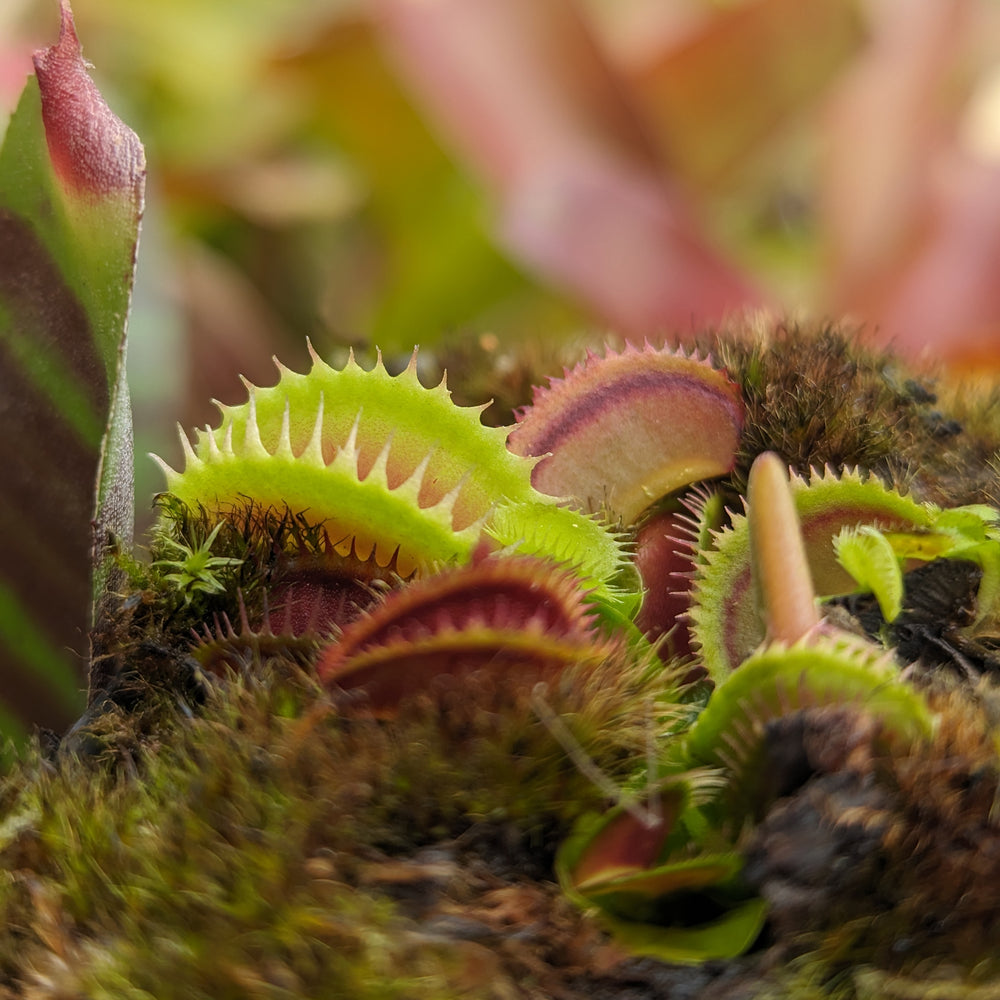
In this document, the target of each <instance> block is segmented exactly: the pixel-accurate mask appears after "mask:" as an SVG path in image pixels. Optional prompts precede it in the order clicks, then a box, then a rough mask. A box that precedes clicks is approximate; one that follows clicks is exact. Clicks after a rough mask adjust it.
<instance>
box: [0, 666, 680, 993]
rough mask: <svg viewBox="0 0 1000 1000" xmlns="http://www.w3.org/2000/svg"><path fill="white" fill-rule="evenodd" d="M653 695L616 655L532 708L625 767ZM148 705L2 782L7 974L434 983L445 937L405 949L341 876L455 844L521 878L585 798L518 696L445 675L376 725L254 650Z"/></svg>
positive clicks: (69, 978) (391, 924)
mask: <svg viewBox="0 0 1000 1000" xmlns="http://www.w3.org/2000/svg"><path fill="white" fill-rule="evenodd" d="M660 687H661V683H660V681H659V680H658V679H657V678H656V677H654V676H653V675H651V674H650V672H649V671H648V670H646V668H645V667H644V666H643V665H642V664H639V663H630V662H627V661H622V662H618V663H615V664H613V665H611V664H609V665H607V666H606V667H605V668H604V669H602V670H599V671H597V672H591V673H588V674H587V676H586V677H581V676H574V675H573V672H572V671H570V673H569V674H568V675H567V676H566V680H565V683H560V684H558V685H553V686H551V687H550V689H549V690H548V692H547V695H546V698H547V701H548V702H549V704H550V706H551V707H552V708H553V710H554V711H556V712H559V713H560V714H561V715H563V716H564V717H566V718H567V721H568V724H569V726H570V728H571V730H572V731H573V733H574V735H575V736H576V738H577V739H579V740H580V743H581V746H582V748H583V751H584V752H585V753H587V754H589V755H590V756H592V757H593V758H594V759H595V760H596V761H597V762H598V763H599V764H600V765H601V766H603V767H604V768H605V769H606V770H607V771H608V772H609V773H610V774H611V775H613V776H614V777H616V778H617V779H619V780H624V779H625V778H626V777H628V776H629V775H630V774H632V773H633V772H634V771H635V768H636V761H637V760H641V756H640V753H641V747H642V745H643V743H644V740H645V738H646V733H645V726H644V723H643V721H641V720H642V719H643V713H642V707H644V706H646V705H647V704H648V703H649V701H650V699H651V698H652V697H653V695H654V693H655V692H656V691H658V690H659V689H660ZM150 699H151V702H157V697H156V696H155V694H154V695H150ZM158 709H159V713H160V715H159V724H158V725H156V726H154V727H152V729H150V727H149V720H148V719H147V720H146V721H145V722H140V721H139V720H138V719H137V718H136V716H134V715H133V714H130V713H128V712H125V711H123V710H121V709H113V710H110V711H105V712H103V713H100V714H99V715H97V716H96V717H95V719H94V720H93V722H92V723H91V724H90V725H89V726H88V727H87V728H86V735H87V739H86V740H83V738H82V732H78V733H77V734H76V740H75V744H74V745H75V746H76V747H77V750H76V751H74V752H69V751H66V750H64V751H63V752H61V753H60V754H59V755H58V756H57V757H55V758H54V759H49V760H46V759H44V758H43V757H42V756H41V755H40V753H39V752H38V751H37V750H36V751H35V752H34V753H33V754H32V755H30V756H29V757H28V758H26V759H25V760H24V761H23V762H22V763H21V764H20V765H19V766H18V767H17V768H16V769H15V770H14V771H13V772H12V773H11V774H10V775H9V776H8V777H7V778H6V780H5V782H4V784H3V787H2V790H0V802H2V804H3V807H4V808H3V816H4V819H3V821H2V827H0V831H2V847H0V850H2V855H0V863H2V864H3V867H4V869H5V870H6V871H7V872H8V876H7V878H6V880H5V881H4V882H3V883H2V885H0V920H2V921H3V924H4V926H5V927H7V928H9V931H8V933H7V934H5V935H3V936H0V977H2V981H3V982H4V983H5V984H6V985H8V986H11V987H13V986H17V987H19V988H22V989H24V990H25V992H26V994H27V995H31V994H32V990H34V991H40V992H36V994H35V995H46V996H48V995H65V996H88V997H89V996H95V997H98V996H109V997H110V996H120V997H145V996H156V997H167V996H177V997H186V998H187V997H243V996H262V997H286V996H310V997H313V996H314V997H322V996H331V997H333V996H356V997H382V996H386V997H392V996H406V997H421V996H428V997H431V996H433V997H445V996H449V995H452V987H451V986H449V983H453V982H454V981H455V979H456V976H457V975H458V973H457V972H456V968H457V967H458V966H460V965H461V964H462V961H463V959H462V954H463V947H464V945H463V944H462V942H461V941H454V942H451V944H450V946H449V943H448V942H447V941H443V942H439V943H438V944H434V943H433V942H430V943H428V942H423V939H422V938H421V937H420V934H419V928H418V926H417V924H416V923H415V922H414V921H413V919H412V918H411V917H409V916H407V915H405V914H403V913H401V911H400V908H399V907H398V906H397V905H396V904H395V903H393V902H392V901H391V900H390V899H389V898H387V897H386V896H384V895H383V894H381V893H379V892H377V891H368V890H366V889H365V888H363V887H362V886H361V885H360V883H361V882H362V881H363V869H364V866H365V864H367V863H369V862H371V861H372V859H377V858H380V857H385V856H386V855H398V856H404V857H412V856H413V855H414V853H415V852H417V851H418V850H419V848H420V847H421V846H423V845H426V844H431V843H435V842H441V841H449V842H450V841H452V840H453V839H454V838H461V837H465V838H466V839H467V840H468V842H469V843H470V844H473V845H475V844H478V845H480V846H479V848H477V850H478V851H479V853H480V854H483V855H484V856H485V858H486V860H487V861H488V862H489V864H490V865H492V866H493V867H494V868H496V869H497V870H514V871H521V872H526V871H530V872H531V873H532V874H534V875H535V876H538V875H543V874H544V873H545V872H547V871H548V870H549V868H550V859H551V853H552V851H553V850H554V848H555V845H556V844H557V843H558V841H559V840H560V839H561V838H562V837H563V836H564V835H565V833H566V831H567V830H568V828H569V825H570V824H571V823H572V821H573V820H574V819H575V818H576V816H577V815H578V814H579V812H580V811H581V810H583V809H586V808H594V807H595V806H596V805H599V804H600V803H601V802H602V801H603V798H602V796H603V793H602V792H601V791H600V790H598V789H596V788H594V787H593V786H592V785H591V784H590V782H589V781H588V779H586V778H584V777H583V776H582V775H581V774H580V773H579V772H578V771H577V769H576V768H575V766H574V765H573V763H572V762H571V761H570V760H569V759H568V757H567V755H566V753H565V751H564V750H563V748H562V747H561V746H560V745H559V744H558V742H557V741H556V740H555V739H554V737H553V736H552V735H551V734H550V733H549V731H548V730H547V729H546V728H545V726H544V725H543V724H542V723H541V722H540V721H539V719H538V717H537V715H535V714H533V712H532V710H531V707H530V704H529V701H528V694H527V693H525V692H523V691H519V690H515V689H512V688H511V687H510V686H505V685H504V684H503V683H498V682H490V683H486V682H485V679H484V678H483V677H473V678H472V679H471V680H470V681H469V682H468V683H462V682H459V681H455V680H454V679H451V680H450V681H449V683H447V684H446V685H444V686H442V687H440V688H439V689H434V690H431V691H429V692H428V693H427V695H426V696H425V697H422V698H420V699H417V700H415V701H413V702H411V703H410V705H409V706H408V708H407V709H406V710H405V711H404V712H403V714H402V716H401V718H400V719H399V720H397V722H395V723H394V724H391V725H389V724H384V723H381V722H378V721H376V720H374V719H371V718H370V717H367V715H366V713H365V712H364V710H363V709H359V710H358V712H357V713H356V714H355V716H354V717H353V718H349V717H345V716H344V715H338V714H336V713H334V712H333V710H332V708H331V705H330V703H329V701H328V700H327V699H326V697H325V696H324V695H323V694H322V692H321V691H320V690H319V689H318V687H317V686H316V685H315V684H314V682H312V681H311V680H310V678H309V677H308V675H306V674H305V673H302V672H300V671H297V670H295V669H294V668H291V667H289V666H288V665H287V664H280V663H274V662H272V663H269V664H264V665H260V666H259V668H258V670H257V671H256V672H255V673H253V674H247V675H244V676H243V677H237V676H235V675H234V676H231V677H230V678H229V679H228V681H226V682H225V683H220V684H213V685H212V686H211V687H210V689H209V693H208V696H207V700H206V702H205V705H204V706H203V708H202V709H201V710H199V711H198V712H197V713H196V714H188V713H186V712H184V711H182V710H181V709H180V708H179V707H177V706H174V707H173V708H172V709H171V708H169V707H168V706H166V705H164V704H163V703H162V702H159V703H158ZM637 720H638V721H637ZM81 747H85V748H86V750H87V751H88V752H86V753H82V752H80V748H81ZM418 942H423V943H421V944H420V946H419V947H418V946H417V945H418ZM478 989H479V988H478V987H475V988H472V989H471V991H470V992H468V993H466V992H463V993H462V995H463V996H465V995H470V996H475V995H478ZM45 990H51V991H52V992H51V993H47V992H44V991H45ZM484 991H485V984H484Z"/></svg>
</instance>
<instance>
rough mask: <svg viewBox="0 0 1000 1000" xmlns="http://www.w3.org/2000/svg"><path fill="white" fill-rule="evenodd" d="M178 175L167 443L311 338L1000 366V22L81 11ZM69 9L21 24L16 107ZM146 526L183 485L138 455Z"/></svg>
mask: <svg viewBox="0 0 1000 1000" xmlns="http://www.w3.org/2000/svg"><path fill="white" fill-rule="evenodd" d="M74 12H75V16H76V22H77V27H78V31H79V35H80V38H81V40H82V42H83V46H84V54H85V56H86V57H87V58H88V60H89V61H91V62H92V63H93V64H94V70H93V75H94V77H95V79H96V80H97V82H98V85H99V86H100V87H101V88H102V90H103V91H104V93H105V96H106V97H107V98H108V100H109V102H110V104H111V105H112V107H113V108H114V109H115V110H116V111H117V112H118V113H119V115H120V116H121V117H122V118H123V119H124V120H125V121H127V122H128V123H129V124H130V125H131V126H132V127H133V128H134V129H135V130H136V131H137V132H138V133H139V135H140V137H141V138H142V140H143V142H144V143H145V145H146V150H147V158H148V162H149V172H150V174H149V187H148V205H147V215H146V221H145V225H144V230H143V238H142V245H141V249H140V264H139V273H138V282H137V292H136V301H135V308H134V313H133V319H132V324H131V330H130V344H131V346H130V358H129V363H130V380H131V382H132V383H133V387H134V389H133V392H134V396H133V398H134V401H135V410H136V424H137V437H138V449H137V451H138V453H139V454H140V455H141V454H142V453H143V452H144V451H146V450H149V449H153V450H156V451H158V452H159V453H160V454H163V455H164V457H166V458H167V459H168V460H169V461H176V460H177V459H178V456H179V447H178V446H177V445H176V443H175V440H174V438H173V436H172V431H171V428H172V425H173V421H175V420H178V419H179V420H180V421H181V422H182V423H183V424H185V425H186V426H190V425H191V424H197V423H205V422H206V421H209V420H212V419H213V418H214V415H215V414H214V409H213V408H212V407H211V406H210V405H209V404H208V403H207V400H210V399H211V398H213V397H218V398H219V399H222V400H224V401H226V402H235V401H237V400H238V399H240V398H241V397H242V395H243V390H242V388H241V387H240V385H239V383H238V381H237V378H236V373H242V374H244V375H246V376H247V377H248V378H250V379H251V380H253V381H257V382H263V383H269V382H273V380H274V378H275V375H274V370H273V368H272V366H271V363H270V360H269V359H270V357H271V355H273V354H277V355H278V356H280V357H281V358H282V360H283V361H284V362H285V363H286V364H289V365H290V366H292V367H296V366H298V367H299V368H300V369H301V368H303V367H304V366H305V365H306V357H307V355H306V348H305V338H306V337H307V336H308V337H310V338H311V339H312V341H313V343H314V344H315V345H316V347H317V349H318V350H319V351H320V352H321V353H323V354H325V355H327V356H336V354H337V353H338V352H339V351H342V350H343V349H344V348H345V347H346V346H348V345H353V346H355V347H358V348H363V349H368V348H370V347H371V346H372V345H375V344H377V345H379V346H381V348H382V349H383V350H384V351H386V352H387V353H388V354H397V353H409V351H410V350H411V349H412V346H413V345H414V344H420V345H422V346H423V347H425V348H428V349H431V350H434V349H437V348H439V347H441V346H442V345H443V344H445V343H454V342H456V341H458V340H460V339H461V338H469V339H470V341H471V342H473V343H475V344H477V345H478V346H479V347H480V348H482V349H483V350H485V351H486V352H492V353H494V354H503V353H504V352H508V351H512V350H516V349H517V346H518V345H521V344H527V345H529V347H530V346H531V345H537V344H538V343H540V342H543V341H544V342H547V343H558V342H560V341H561V340H565V339H566V338H571V337H573V336H574V335H575V334H577V333H578V332H579V331H594V330H597V331H599V330H603V329H615V330H617V331H620V332H622V333H625V334H627V335H630V336H633V337H642V336H646V335H649V336H651V337H656V336H661V335H665V334H674V333H677V332H679V333H681V334H682V335H683V334H685V333H690V332H691V331H693V330H695V329H696V328H698V327H700V326H702V325H703V324H705V323H708V322H713V321H717V320H719V319H720V318H722V317H724V316H725V315H726V314H728V313H730V312H731V311H733V310H738V309H741V308H744V307H757V306H769V307H771V308H776V309H779V310H782V311H792V312H800V311H802V312H806V313H809V314H814V315H815V314H819V315H825V314H829V315H837V316H839V315H842V314H847V315H850V316H852V317H854V318H856V319H857V320H858V321H859V322H861V323H863V324H865V329H866V330H867V331H868V332H867V335H868V336H870V337H872V338H874V339H876V340H879V341H880V342H890V341H891V342H893V343H894V344H896V345H897V347H898V348H899V349H900V350H901V351H903V352H905V353H907V354H909V355H911V356H920V355H921V354H922V353H925V352H929V353H930V354H931V355H933V356H935V357H939V358H945V359H947V360H948V361H949V362H951V363H953V364H956V365H962V366H966V367H970V366H971V367H976V368H981V367H984V366H997V365H998V359H1000V4H997V3H996V2H995V0H808V2H802V0H728V2H721V0H715V2H712V0H544V2H541V0H143V2H142V3H136V2H135V0H75V3H74ZM57 32H58V6H57V4H56V2H55V0H51V2H50V0H3V3H2V4H0V107H2V108H4V109H9V108H10V107H12V106H13V104H14V102H15V100H16V97H17V95H18V93H19V92H20V89H21V86H22V85H23V80H24V77H25V75H26V74H27V73H28V72H29V71H30V53H31V51H32V50H33V49H35V48H37V47H40V46H42V45H45V44H49V43H51V42H52V41H53V40H54V39H55V37H56V34H57ZM138 466H139V469H138V473H139V491H140V492H139V505H140V508H142V507H143V506H144V505H145V500H144V499H143V497H148V496H149V495H150V494H151V493H152V492H153V491H154V490H155V489H158V488H160V487H161V485H162V484H161V482H160V481H159V477H158V474H157V473H156V472H155V470H154V469H153V467H152V463H147V462H144V461H143V460H142V459H140V460H139V462H138Z"/></svg>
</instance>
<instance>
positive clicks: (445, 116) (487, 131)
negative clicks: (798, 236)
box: [376, 0, 757, 334]
mask: <svg viewBox="0 0 1000 1000" xmlns="http://www.w3.org/2000/svg"><path fill="white" fill-rule="evenodd" d="M376 10H377V11H378V14H379V16H380V24H381V26H382V28H383V31H384V34H385V37H386V38H387V40H388V41H389V42H390V44H391V46H392V50H393V52H394V53H395V55H396V57H397V59H398V62H399V65H400V67H401V70H402V72H403V74H404V75H405V76H406V78H407V79H408V80H409V82H410V84H411V86H412V88H413V91H414V93H415V95H416V96H417V98H418V99H419V100H420V101H421V102H422V104H423V106H424V108H425V110H426V111H427V113H428V114H429V116H430V117H431V119H432V120H433V121H435V122H436V123H437V125H438V127H439V128H440V129H441V131H442V132H443V133H444V134H445V135H446V137H447V138H448V140H449V141H450V142H451V143H452V145H453V147H454V148H455V149H456V150H457V151H458V152H459V154H460V155H461V156H462V157H463V159H464V160H465V162H466V163H467V164H468V165H469V166H470V167H471V169H472V170H473V171H474V172H475V173H476V174H477V175H478V176H479V178H480V179H481V180H482V181H483V182H484V183H485V184H487V185H488V186H489V188H490V189H491V191H492V193H493V195H494V197H495V200H496V202H497V212H498V216H499V221H498V223H497V225H498V229H499V232H500V234H501V236H500V238H501V240H502V242H503V244H504V246H505V247H506V248H507V249H508V250H510V251H511V252H512V254H513V255H514V257H515V258H516V259H519V260H521V261H523V262H524V263H526V264H527V265H528V266H529V267H531V268H532V269H534V270H535V271H537V272H538V273H539V274H541V275H542V276H543V277H544V278H546V279H548V280H549V281H552V282H553V283H555V284H556V285H559V286H561V287H563V288H565V289H567V290H570V291H571V292H572V293H573V294H574V295H576V296H577V297H579V298H580V299H582V300H584V301H586V302H588V303H589V304H590V305H591V307H592V308H593V309H595V310H596V311H597V312H598V313H600V315H601V316H602V317H603V318H604V319H605V320H607V321H609V322H611V323H613V324H615V325H616V326H618V327H619V328H621V329H622V331H623V332H625V333H631V334H645V333H652V332H656V331H658V330H662V329H663V328H664V327H667V328H674V327H681V328H683V327H686V326H688V325H690V324H691V322H692V320H695V321H701V320H705V319H711V318H718V317H719V316H721V315H722V314H724V313H725V312H727V311H730V310H732V309H734V308H737V307H739V306H742V305H745V304H747V303H749V302H753V301H755V300H756V298H757V293H756V292H755V291H754V290H753V289H752V287H751V285H750V283H749V282H747V281H746V280H745V279H744V278H743V277H742V276H741V275H740V274H739V273H738V271H737V270H736V268H734V267H733V266H731V265H730V264H728V263H727V262H726V261H724V260H723V259H722V257H721V256H720V255H719V254H718V253H716V252H715V251H714V250H713V249H712V248H711V247H710V246H709V244H708V241H707V240H706V239H705V238H704V237H703V236H702V235H701V234H700V232H699V229H698V225H697V223H696V222H695V221H694V220H693V219H692V218H691V217H690V216H689V214H688V211H687V210H686V207H685V203H684V199H683V197H682V196H681V194H680V193H679V192H678V191H677V190H675V189H674V188H673V187H672V186H671V185H670V184H669V182H668V181H667V179H666V178H665V177H664V174H663V171H662V169H661V166H660V164H659V162H658V158H657V153H656V151H655V149H654V148H653V146H652V144H651V143H650V141H649V140H648V138H647V137H646V135H645V132H644V128H643V125H642V123H641V122H640V120H639V117H638V115H637V113H636V110H635V108H634V107H633V106H632V104H631V102H630V98H629V96H628V94H627V91H626V87H625V83H624V81H623V80H622V79H621V78H620V77H619V75H618V74H617V73H616V71H615V69H614V67H612V66H611V65H610V63H609V62H608V60H607V59H606V58H605V56H604V55H603V53H602V52H601V51H600V49H599V48H598V46H597V44H596V43H595V41H594V38H593V37H592V34H591V32H590V30H589V28H588V26H587V24H586V23H585V22H584V20H583V19H582V18H581V17H580V15H579V12H578V10H577V8H576V6H575V5H574V4H573V3H572V2H571V0H551V2H548V3H544V4H539V3H536V2H534V0H420V2H416V0H378V2H377V3H376Z"/></svg>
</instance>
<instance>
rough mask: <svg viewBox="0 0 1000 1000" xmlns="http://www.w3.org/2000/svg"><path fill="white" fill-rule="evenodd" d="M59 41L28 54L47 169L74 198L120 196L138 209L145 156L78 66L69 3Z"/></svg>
mask: <svg viewBox="0 0 1000 1000" xmlns="http://www.w3.org/2000/svg"><path fill="white" fill-rule="evenodd" d="M60 9H61V14H62V25H61V28H60V31H59V40H58V41H57V42H56V44H55V45H53V46H50V47H49V48H47V49H41V50H39V51H38V52H36V53H35V55H34V65H35V73H36V75H37V77H38V87H39V91H40V92H41V97H42V120H43V122H44V125H45V137H46V141H47V143H48V147H49V155H50V157H51V159H52V165H53V168H54V169H55V172H56V175H57V177H58V178H59V180H60V181H61V182H62V183H63V184H64V185H65V186H66V187H67V188H68V189H69V190H70V191H71V192H72V193H73V194H74V195H75V196H77V197H84V198H103V197H107V196H109V195H112V196H113V195H116V194H119V195H120V194H121V193H125V194H126V197H129V196H131V198H132V199H133V200H134V201H135V202H136V203H137V204H138V205H139V206H141V202H142V190H143V182H144V178H145V173H146V156H145V152H144V150H143V147H142V143H141V142H140V141H139V138H138V136H137V135H136V134H135V133H134V132H133V131H132V130H131V129H130V128H129V127H128V126H127V125H125V124H124V122H122V121H121V119H120V118H118V117H117V116H116V115H115V114H114V112H112V110H111V109H110V108H109V107H108V105H107V102H106V101H105V100H104V98H103V97H102V96H101V93H100V91H99V90H98V89H97V87H96V85H95V84H94V82H93V80H91V78H90V75H89V74H88V73H87V67H86V64H85V63H84V61H83V55H82V49H81V46H80V39H79V38H78V36H77V33H76V25H75V22H74V20H73V11H72V8H71V6H70V3H69V0H61V3H60Z"/></svg>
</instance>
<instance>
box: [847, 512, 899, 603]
mask: <svg viewBox="0 0 1000 1000" xmlns="http://www.w3.org/2000/svg"><path fill="white" fill-rule="evenodd" d="M833 547H834V550H835V551H836V553H837V559H838V560H839V561H840V565H841V566H843V567H844V569H846V570H847V572H848V573H850V574H851V576H853V577H854V579H855V580H856V581H857V582H858V586H859V587H860V588H861V589H863V590H870V591H871V592H872V593H873V594H874V595H875V599H876V600H877V601H878V606H879V608H880V609H881V611H882V617H883V618H884V619H885V620H886V621H887V622H891V621H895V620H896V618H897V617H898V616H899V613H900V611H902V610H903V568H902V566H901V565H900V563H899V559H898V558H897V556H896V553H895V551H894V550H893V547H892V544H891V543H890V541H889V539H888V538H886V537H885V535H884V534H882V532H881V531H879V530H878V529H877V528H874V527H872V526H871V525H870V524H862V525H861V526H859V527H857V528H843V529H842V530H841V532H840V534H839V535H837V536H836V538H834V540H833Z"/></svg>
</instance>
